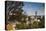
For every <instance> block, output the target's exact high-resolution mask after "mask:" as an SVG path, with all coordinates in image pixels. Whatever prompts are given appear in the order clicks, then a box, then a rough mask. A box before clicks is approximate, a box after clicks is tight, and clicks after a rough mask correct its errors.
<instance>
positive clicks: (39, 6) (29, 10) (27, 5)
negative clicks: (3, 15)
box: [22, 2, 45, 16]
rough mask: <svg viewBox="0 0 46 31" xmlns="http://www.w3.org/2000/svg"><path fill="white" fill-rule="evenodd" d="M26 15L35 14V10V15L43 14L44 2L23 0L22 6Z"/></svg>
mask: <svg viewBox="0 0 46 31" xmlns="http://www.w3.org/2000/svg"><path fill="white" fill-rule="evenodd" d="M22 9H23V10H24V12H26V14H27V15H29V16H30V15H35V11H37V15H44V14H45V13H44V3H32V2H24V6H23V8H22Z"/></svg>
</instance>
